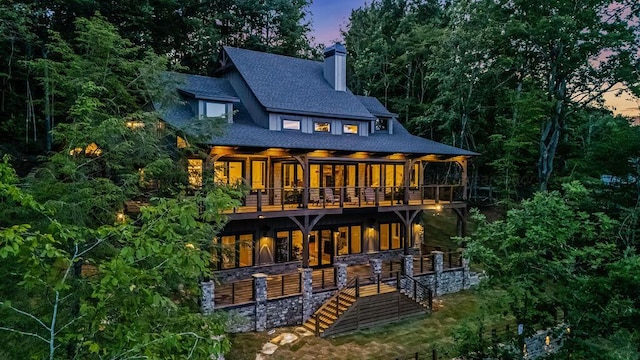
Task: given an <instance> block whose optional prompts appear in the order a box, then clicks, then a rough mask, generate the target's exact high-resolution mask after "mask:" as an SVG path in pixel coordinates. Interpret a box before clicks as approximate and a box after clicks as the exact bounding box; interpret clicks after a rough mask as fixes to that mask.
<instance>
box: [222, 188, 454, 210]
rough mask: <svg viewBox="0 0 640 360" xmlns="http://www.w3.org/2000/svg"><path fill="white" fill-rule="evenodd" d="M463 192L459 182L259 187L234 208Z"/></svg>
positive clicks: (356, 203) (427, 198)
mask: <svg viewBox="0 0 640 360" xmlns="http://www.w3.org/2000/svg"><path fill="white" fill-rule="evenodd" d="M463 193H464V187H463V186H462V185H422V186H415V187H408V188H406V187H403V186H368V187H358V186H335V187H311V188H303V187H290V188H286V187H285V188H282V187H278V188H276V187H274V188H261V189H251V190H250V191H249V193H248V195H246V196H245V198H244V199H243V204H242V206H240V207H239V208H236V209H234V211H235V212H238V211H241V210H243V209H255V211H274V210H275V211H277V210H281V211H284V210H290V209H296V208H309V209H317V208H343V207H368V206H398V205H407V204H412V205H418V204H419V205H425V204H438V203H441V202H454V201H462V200H463V199H464V196H463V195H464V194H463Z"/></svg>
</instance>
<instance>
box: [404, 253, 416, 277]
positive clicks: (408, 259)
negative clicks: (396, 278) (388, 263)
mask: <svg viewBox="0 0 640 360" xmlns="http://www.w3.org/2000/svg"><path fill="white" fill-rule="evenodd" d="M402 273H403V274H405V275H407V276H409V277H413V255H404V256H402Z"/></svg>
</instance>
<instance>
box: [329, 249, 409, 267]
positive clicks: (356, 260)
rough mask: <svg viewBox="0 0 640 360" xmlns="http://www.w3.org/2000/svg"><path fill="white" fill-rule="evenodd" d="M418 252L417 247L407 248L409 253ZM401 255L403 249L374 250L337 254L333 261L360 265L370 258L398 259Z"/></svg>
mask: <svg viewBox="0 0 640 360" xmlns="http://www.w3.org/2000/svg"><path fill="white" fill-rule="evenodd" d="M419 252H420V250H419V249H416V248H409V254H411V255H417V254H418V253H419ZM402 255H404V250H403V249H396V250H390V251H376V252H368V253H361V254H350V255H338V256H336V257H335V262H336V263H343V264H347V265H360V264H367V263H368V262H369V260H371V259H380V260H382V261H391V260H398V259H399V258H400V257H401V256H402Z"/></svg>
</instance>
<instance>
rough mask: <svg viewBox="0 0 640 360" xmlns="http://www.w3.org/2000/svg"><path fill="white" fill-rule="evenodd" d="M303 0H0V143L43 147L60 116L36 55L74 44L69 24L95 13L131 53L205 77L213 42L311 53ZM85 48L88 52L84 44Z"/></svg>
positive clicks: (212, 64)
mask: <svg viewBox="0 0 640 360" xmlns="http://www.w3.org/2000/svg"><path fill="white" fill-rule="evenodd" d="M309 3H310V1H309V0H292V1H290V0H287V1H283V0H242V1H240V0H210V1H201V0H179V1H178V0H152V1H135V0H134V1H119V0H118V1H94V0H91V1H67V0H54V1H13V0H9V1H3V2H2V4H1V5H0V34H2V36H1V38H0V119H2V123H1V124H0V134H1V136H0V142H2V143H11V144H13V145H16V146H18V148H19V149H20V150H21V151H22V152H27V153H40V152H42V151H43V150H44V149H47V148H50V144H48V143H47V141H46V136H45V134H46V132H47V129H48V124H50V123H52V122H54V123H55V121H62V122H64V121H65V114H64V109H62V108H55V107H53V108H52V104H54V103H55V102H56V99H55V91H56V89H55V88H53V84H52V80H51V77H53V76H55V74H52V73H51V72H49V73H47V72H46V71H45V69H44V68H38V67H37V65H36V63H37V62H38V60H42V59H48V58H53V60H60V58H56V56H58V55H59V54H53V53H52V52H53V50H52V46H55V44H56V43H59V40H63V41H66V42H73V41H74V39H76V37H77V33H78V31H79V30H78V28H77V25H76V22H77V21H78V19H81V18H92V17H95V16H98V17H101V18H103V19H104V20H106V21H107V22H109V23H110V24H112V25H113V26H114V27H115V30H116V31H117V33H118V34H119V35H120V36H121V37H122V38H124V39H125V40H127V41H129V42H130V43H131V44H132V45H134V46H136V49H137V50H136V54H133V56H132V58H137V59H142V58H143V57H144V56H145V54H146V53H148V52H151V53H154V54H156V55H160V56H164V57H166V59H167V64H166V66H168V67H169V68H170V69H180V70H182V71H188V72H191V73H196V74H201V75H212V74H213V72H214V71H215V70H216V68H217V62H218V56H219V53H220V47H221V46H223V45H230V46H236V47H243V48H248V49H254V50H260V51H267V52H273V53H278V54H285V55H291V56H301V57H310V56H313V54H314V53H315V50H314V49H313V48H312V47H311V45H310V42H309V40H308V38H307V35H308V34H309V30H310V25H309V23H308V22H306V21H305V16H306V15H307V13H308V9H307V8H308V5H309ZM88 51H90V50H88Z"/></svg>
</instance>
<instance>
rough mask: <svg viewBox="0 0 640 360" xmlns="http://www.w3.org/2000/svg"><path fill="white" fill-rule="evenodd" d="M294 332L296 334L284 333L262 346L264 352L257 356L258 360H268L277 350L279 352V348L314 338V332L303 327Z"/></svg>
mask: <svg viewBox="0 0 640 360" xmlns="http://www.w3.org/2000/svg"><path fill="white" fill-rule="evenodd" d="M294 332H295V334H292V333H282V334H280V335H278V336H276V337H274V338H273V339H271V340H269V341H268V342H266V343H265V344H264V345H262V350H260V352H259V353H257V354H256V360H266V359H268V357H269V355H272V354H273V353H274V352H275V351H276V350H278V347H280V346H282V345H287V344H294V343H295V342H296V341H298V340H299V339H300V338H302V337H306V336H313V333H312V332H310V331H309V330H307V329H305V328H304V327H302V326H300V327H297V328H295V330H294Z"/></svg>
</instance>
